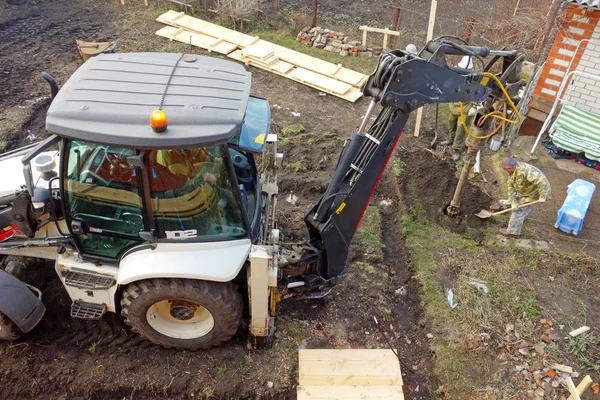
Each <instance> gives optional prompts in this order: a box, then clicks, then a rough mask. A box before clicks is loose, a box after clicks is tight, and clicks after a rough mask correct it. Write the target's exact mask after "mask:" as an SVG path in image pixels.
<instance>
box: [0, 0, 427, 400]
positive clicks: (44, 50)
mask: <svg viewBox="0 0 600 400" xmlns="http://www.w3.org/2000/svg"><path fill="white" fill-rule="evenodd" d="M127 3H128V6H126V8H122V7H121V6H120V5H119V2H116V1H115V2H102V3H100V2H91V1H76V0H60V1H56V0H53V1H50V0H45V1H41V0H37V1H36V0H26V1H20V2H16V1H5V2H3V3H0V35H1V38H2V39H3V45H2V46H3V47H1V48H0V66H1V68H2V71H3V73H4V76H5V77H6V78H7V79H6V80H5V81H3V82H7V83H6V84H5V85H3V87H2V88H0V90H2V96H0V120H1V121H2V128H1V129H2V130H1V131H0V136H1V138H0V140H5V141H7V143H5V148H4V149H5V150H8V149H11V148H14V147H17V146H20V145H22V144H28V143H30V142H31V141H35V140H39V139H40V138H43V137H44V135H46V132H45V129H44V119H45V112H46V110H47V107H48V104H49V100H48V98H47V94H48V89H47V87H46V85H45V84H44V83H43V82H42V81H41V80H40V79H39V78H38V74H39V72H40V71H43V70H45V71H46V72H48V73H50V74H52V75H54V77H55V78H56V80H57V81H58V83H59V85H60V84H62V83H64V82H65V81H66V79H67V78H68V76H69V75H70V74H71V73H72V72H73V71H74V70H75V69H76V68H77V67H78V66H79V65H80V64H81V60H80V58H79V55H78V54H77V51H76V47H75V44H74V40H75V39H83V40H114V39H119V45H118V46H117V49H118V51H135V50H138V51H139V50H140V49H143V50H148V51H151V50H165V49H167V50H169V51H185V50H184V49H185V46H184V45H183V44H181V45H180V44H177V43H169V42H168V41H166V40H165V39H163V38H159V37H156V36H154V32H155V31H156V30H157V29H158V28H160V25H159V24H158V23H156V22H154V18H155V17H156V15H158V14H159V13H160V10H158V9H155V12H154V14H153V11H152V9H146V8H145V7H143V5H142V4H143V3H142V2H136V4H133V2H127ZM129 3H132V4H129ZM138 3H139V4H138ZM149 10H150V11H149ZM188 51H189V50H188ZM193 51H194V52H196V53H199V54H203V51H201V50H199V49H194V50H193ZM251 71H252V73H253V94H254V95H258V96H263V97H266V98H267V99H269V101H270V103H271V104H272V105H274V104H278V106H279V107H274V108H273V110H272V118H273V128H274V129H273V130H274V132H275V133H279V132H281V130H282V129H283V128H284V127H286V126H288V125H290V124H294V123H297V122H300V123H302V124H304V126H305V129H306V133H313V134H314V135H313V137H312V139H313V140H305V141H302V142H297V143H294V142H293V141H288V142H287V143H282V144H281V148H280V150H281V151H283V152H284V154H285V160H286V161H285V165H286V168H285V169H284V171H282V173H281V174H280V202H279V204H280V205H279V216H280V217H279V218H280V225H281V228H282V230H283V235H284V238H285V240H289V241H298V240H303V239H305V227H304V224H303V222H302V217H303V215H304V212H305V211H306V210H307V209H308V208H309V206H310V205H311V204H312V203H313V202H314V201H316V200H317V199H318V198H319V196H320V194H321V193H322V192H323V191H324V189H325V186H326V183H327V182H328V180H329V176H330V173H331V170H332V169H333V166H334V165H335V162H336V160H337V156H338V154H339V150H340V148H341V143H342V142H343V140H344V139H345V138H346V137H347V136H349V134H350V132H352V130H353V129H356V128H357V127H358V125H359V123H360V118H361V116H362V115H363V113H364V110H365V109H366V106H367V101H366V100H364V99H363V100H360V101H358V102H357V103H354V104H351V103H348V102H346V101H344V100H341V99H337V98H332V97H331V96H326V97H321V96H319V94H318V91H315V90H314V89H311V88H308V87H306V86H303V85H300V84H296V83H294V82H290V81H289V80H286V79H284V78H281V77H278V76H275V75H273V74H269V73H266V72H263V71H260V70H256V69H251ZM292 111H293V112H299V113H300V114H301V116H300V117H296V116H294V115H292ZM390 174H391V173H389V172H388V173H387V174H386V175H384V179H383V181H382V183H381V185H380V188H379V189H378V190H377V192H376V194H375V197H374V199H373V201H372V204H373V205H375V206H377V207H378V209H379V210H380V213H381V215H382V217H383V218H382V220H383V221H384V222H383V225H382V238H383V242H384V244H385V245H386V247H385V249H384V252H383V256H382V257H381V259H377V260H370V261H369V262H368V263H367V262H365V260H364V255H365V252H366V249H364V248H363V247H362V246H361V244H360V238H359V237H358V238H356V239H355V240H354V242H353V247H352V254H351V260H350V262H349V264H348V266H347V273H346V274H345V275H344V276H343V277H342V278H341V279H340V282H339V284H338V285H337V286H336V288H335V289H334V293H333V294H332V295H330V296H329V297H327V298H325V299H323V300H319V301H313V302H294V301H290V302H287V303H283V304H282V306H281V313H280V317H278V319H277V334H276V337H275V341H274V347H273V348H272V349H270V350H266V351H265V350H252V349H249V348H248V337H247V333H246V332H247V322H246V321H245V322H244V323H243V325H242V326H241V328H240V330H239V332H238V333H237V334H236V336H234V338H233V339H232V340H230V341H229V342H228V343H226V344H225V345H224V346H222V347H219V348H215V349H211V350H208V351H198V352H185V351H183V352H182V351H175V350H166V349H163V348H160V347H157V346H154V345H152V344H150V343H148V342H145V341H144V340H142V339H140V338H139V337H138V336H135V335H132V334H131V332H129V331H128V330H127V329H126V327H125V326H124V325H123V324H122V322H121V320H120V318H119V317H118V316H115V315H108V316H105V317H104V318H103V319H102V320H100V321H81V320H74V319H71V318H70V316H69V312H70V299H69V298H68V296H67V294H66V292H65V291H64V289H63V288H62V285H61V283H60V281H59V280H58V278H57V277H56V276H55V272H54V270H53V265H52V263H47V262H38V263H34V264H33V266H32V267H30V268H29V271H28V273H27V274H26V277H27V278H26V280H28V281H30V282H31V283H33V284H35V285H36V286H37V287H39V288H40V289H41V290H42V291H43V293H44V296H43V301H44V303H45V305H46V307H47V313H46V316H45V318H44V319H43V321H42V322H41V324H40V325H39V326H38V327H36V328H35V329H34V330H33V331H32V332H30V333H29V334H28V335H27V336H26V337H24V338H23V339H22V340H20V341H17V342H15V343H0V358H1V360H2V362H1V363H0V398H2V399H22V398H40V399H41V398H44V399H46V398H63V399H80V398H89V399H115V398H127V399H145V398H177V399H179V398H188V399H192V398H212V399H231V398H237V399H255V398H276V399H287V398H290V399H293V398H295V391H296V384H297V349H298V348H319V347H328V348H347V347H352V348H354V347H356V348H365V347H367V348H368V347H374V348H386V347H387V346H388V341H390V342H391V344H392V346H394V347H396V348H398V349H399V354H400V359H401V361H400V362H401V365H402V369H403V374H404V379H405V390H406V398H407V399H430V398H432V397H433V393H434V391H435V390H436V389H437V387H438V384H437V382H436V381H435V378H434V377H433V372H432V368H431V366H432V362H431V355H430V352H429V350H428V345H427V340H428V339H427V338H426V333H427V332H426V331H425V329H424V328H422V327H421V326H420V325H419V321H420V320H421V319H422V312H421V308H420V305H419V302H420V299H419V292H420V288H419V287H418V286H417V284H416V283H415V281H414V280H413V279H411V276H412V275H411V271H409V270H407V268H406V260H405V258H404V255H403V244H402V241H401V235H400V233H401V227H400V225H399V223H400V217H399V216H398V214H397V210H398V209H399V205H398V201H399V200H398V193H397V186H396V182H395V179H394V178H393V175H390ZM290 195H294V196H296V197H297V199H296V200H295V201H293V198H291V199H290V200H291V201H290V202H288V201H286V199H287V198H288V196H290ZM402 286H404V287H405V289H407V290H406V292H407V293H408V295H406V296H401V295H397V294H396V291H397V290H398V289H399V288H401V287H402ZM373 316H376V317H377V318H378V320H379V321H380V322H381V324H382V326H383V327H382V329H383V330H384V331H385V332H387V333H386V334H385V335H387V336H385V335H384V334H383V333H382V332H380V331H379V330H378V329H377V327H376V326H375V325H374V320H373ZM388 336H389V339H387V340H386V339H385V338H386V337H388ZM411 371H412V372H411ZM271 386H272V387H271Z"/></svg>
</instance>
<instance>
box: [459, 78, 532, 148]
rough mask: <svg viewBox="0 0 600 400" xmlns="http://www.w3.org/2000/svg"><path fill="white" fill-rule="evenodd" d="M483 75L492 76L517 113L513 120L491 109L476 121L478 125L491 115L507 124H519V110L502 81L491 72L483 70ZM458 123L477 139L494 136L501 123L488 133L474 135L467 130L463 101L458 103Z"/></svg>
mask: <svg viewBox="0 0 600 400" xmlns="http://www.w3.org/2000/svg"><path fill="white" fill-rule="evenodd" d="M483 75H484V76H487V77H489V78H492V79H493V80H494V81H496V83H497V84H498V86H499V87H500V90H502V94H504V97H506V101H507V102H508V104H509V105H510V107H511V108H512V109H513V111H514V112H515V114H516V115H517V120H516V121H515V120H513V119H508V118H505V117H504V115H503V113H501V112H500V111H493V112H491V113H488V114H486V115H485V116H484V117H483V118H482V119H481V120H480V121H479V122H478V123H477V125H478V126H482V125H483V124H484V123H485V121H486V120H487V119H488V118H490V117H492V118H496V119H499V120H501V121H504V122H508V123H509V124H515V125H516V124H520V123H521V114H520V113H519V110H518V109H517V107H516V106H515V104H514V103H513V101H512V100H511V98H510V96H509V95H508V92H507V91H506V88H505V87H504V85H503V84H502V82H501V81H500V79H498V78H497V77H496V75H494V74H492V73H491V72H484V73H483ZM460 123H461V124H462V126H463V128H465V132H467V134H468V135H469V136H471V137H472V138H474V139H479V140H484V139H487V138H489V137H492V136H494V135H495V134H496V133H497V132H498V131H499V130H500V128H502V124H499V125H498V126H497V127H496V129H494V131H493V132H492V133H490V134H489V135H486V136H475V135H473V134H472V133H471V131H470V130H469V128H468V127H467V123H466V118H465V111H464V108H463V103H460Z"/></svg>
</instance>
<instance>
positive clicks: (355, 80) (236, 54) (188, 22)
mask: <svg viewBox="0 0 600 400" xmlns="http://www.w3.org/2000/svg"><path fill="white" fill-rule="evenodd" d="M157 21H159V22H162V23H165V24H167V25H170V27H172V28H175V29H176V30H166V29H165V28H163V29H161V30H160V31H158V32H157V34H159V35H160V36H163V37H167V38H169V39H172V40H178V41H181V42H184V43H190V38H191V39H192V45H194V46H198V47H202V48H205V49H207V50H209V51H218V50H216V49H214V48H209V47H208V46H207V43H208V42H210V40H209V38H212V39H213V40H214V41H216V42H217V43H219V44H222V47H221V48H220V50H221V51H218V52H221V53H222V54H227V55H228V56H229V57H231V58H233V59H235V60H238V61H241V62H244V63H245V64H246V65H252V66H255V67H257V68H261V69H265V70H267V71H271V72H274V73H277V74H279V75H282V76H285V77H287V78H289V79H292V80H295V81H297V82H300V83H304V84H306V85H307V86H311V87H313V88H316V89H319V90H321V91H323V92H326V93H329V94H332V95H334V96H337V97H341V98H344V99H346V100H349V101H352V102H354V101H356V100H358V99H359V98H360V97H361V96H362V92H361V91H360V88H361V87H362V85H363V84H364V83H365V82H366V80H367V76H366V75H364V74H361V73H359V72H356V71H352V70H350V69H347V68H344V67H342V65H341V64H337V65H336V64H332V63H329V62H327V61H323V60H320V59H318V58H315V57H310V56H307V55H305V54H302V53H299V52H297V51H294V50H290V49H288V48H286V47H282V46H278V45H276V44H273V43H270V42H267V41H265V40H262V39H260V38H259V37H256V36H250V35H246V34H244V33H240V32H237V31H234V30H231V29H227V28H224V27H222V26H219V25H215V24H212V23H210V22H206V21H203V20H200V19H197V18H194V17H191V16H189V15H186V14H184V13H178V12H176V11H168V12H166V13H164V14H162V15H161V16H159V17H158V18H157ZM195 35H198V36H195ZM223 43H225V44H223ZM238 48H239V49H240V50H236V49H238ZM230 49H232V50H231V51H229V52H228V53H227V52H226V51H228V50H230Z"/></svg>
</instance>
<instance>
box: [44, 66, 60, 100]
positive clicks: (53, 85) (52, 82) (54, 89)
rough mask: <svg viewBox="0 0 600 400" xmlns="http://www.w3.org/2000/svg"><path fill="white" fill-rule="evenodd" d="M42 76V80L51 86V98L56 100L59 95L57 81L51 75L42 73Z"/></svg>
mask: <svg viewBox="0 0 600 400" xmlns="http://www.w3.org/2000/svg"><path fill="white" fill-rule="evenodd" d="M41 75H42V79H43V80H45V81H46V82H48V85H50V98H51V99H54V98H55V97H56V95H57V94H58V85H57V84H56V81H55V80H54V78H53V77H52V76H51V75H50V74H48V73H46V72H42V74H41Z"/></svg>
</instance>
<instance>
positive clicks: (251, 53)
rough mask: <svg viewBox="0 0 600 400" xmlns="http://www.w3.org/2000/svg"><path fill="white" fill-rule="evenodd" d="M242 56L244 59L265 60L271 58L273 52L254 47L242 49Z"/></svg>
mask: <svg viewBox="0 0 600 400" xmlns="http://www.w3.org/2000/svg"><path fill="white" fill-rule="evenodd" d="M242 54H243V55H244V56H246V57H252V58H257V59H260V60H266V59H267V58H269V57H271V56H273V50H270V49H265V48H264V47H260V46H256V45H254V46H248V47H245V48H244V49H242Z"/></svg>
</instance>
